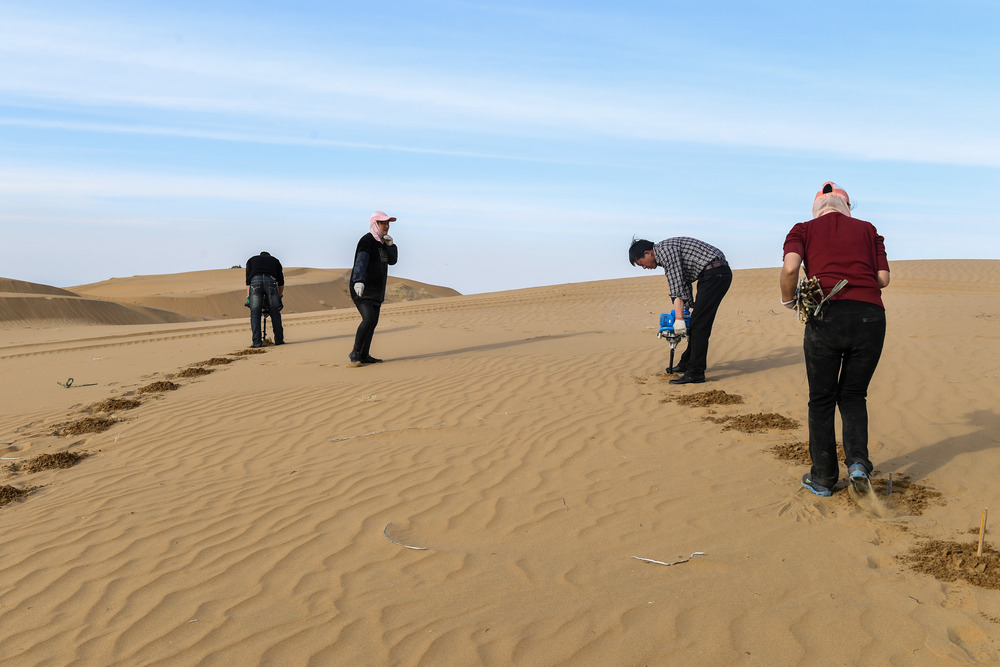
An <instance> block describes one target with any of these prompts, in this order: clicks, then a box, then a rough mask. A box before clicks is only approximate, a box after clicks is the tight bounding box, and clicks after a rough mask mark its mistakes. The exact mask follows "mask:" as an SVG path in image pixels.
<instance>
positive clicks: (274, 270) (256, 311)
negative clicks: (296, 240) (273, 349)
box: [247, 251, 285, 347]
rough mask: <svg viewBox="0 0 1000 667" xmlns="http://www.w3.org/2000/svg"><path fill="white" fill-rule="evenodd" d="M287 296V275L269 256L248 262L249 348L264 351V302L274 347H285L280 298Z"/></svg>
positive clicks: (252, 258) (274, 259)
mask: <svg viewBox="0 0 1000 667" xmlns="http://www.w3.org/2000/svg"><path fill="white" fill-rule="evenodd" d="M284 293H285V274H284V273H283V272H282V269H281V262H279V261H278V258H277V257H272V256H271V255H270V254H269V253H267V252H263V251H262V252H261V253H260V254H259V255H256V256H254V257H251V258H250V259H248V260H247V299H248V300H249V305H250V337H251V341H250V342H251V345H250V347H261V346H262V345H263V344H264V341H263V339H262V337H261V332H260V320H261V313H262V311H263V310H264V306H265V302H266V304H267V310H268V312H269V313H270V315H271V322H272V325H273V327H274V344H275V345H283V344H284V342H285V330H284V328H282V326H281V297H282V296H283V295H284Z"/></svg>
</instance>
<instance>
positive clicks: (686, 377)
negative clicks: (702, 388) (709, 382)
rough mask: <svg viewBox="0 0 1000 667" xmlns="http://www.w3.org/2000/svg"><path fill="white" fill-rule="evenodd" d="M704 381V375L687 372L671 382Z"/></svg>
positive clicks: (691, 382) (695, 382) (699, 382)
mask: <svg viewBox="0 0 1000 667" xmlns="http://www.w3.org/2000/svg"><path fill="white" fill-rule="evenodd" d="M704 381H705V376H704V375H692V374H691V373H685V374H684V375H682V376H680V377H679V378H674V379H673V380H671V381H670V384H701V383H702V382H704Z"/></svg>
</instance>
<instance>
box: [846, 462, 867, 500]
mask: <svg viewBox="0 0 1000 667" xmlns="http://www.w3.org/2000/svg"><path fill="white" fill-rule="evenodd" d="M847 479H848V480H849V481H850V484H851V488H852V489H854V491H855V492H856V493H860V494H865V493H869V492H871V490H872V483H871V480H870V479H869V478H868V471H867V470H865V467H864V466H863V465H861V464H860V463H852V464H851V465H849V466H848V467H847Z"/></svg>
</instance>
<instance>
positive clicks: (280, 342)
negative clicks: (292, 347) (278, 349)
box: [274, 340, 285, 345]
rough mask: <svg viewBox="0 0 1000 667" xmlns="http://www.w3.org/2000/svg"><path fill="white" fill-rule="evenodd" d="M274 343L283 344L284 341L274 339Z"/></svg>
mask: <svg viewBox="0 0 1000 667" xmlns="http://www.w3.org/2000/svg"><path fill="white" fill-rule="evenodd" d="M274 344H275V345H284V344H285V341H283V340H276V341H274Z"/></svg>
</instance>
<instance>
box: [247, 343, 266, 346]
mask: <svg viewBox="0 0 1000 667" xmlns="http://www.w3.org/2000/svg"><path fill="white" fill-rule="evenodd" d="M250 347H264V346H263V345H262V344H260V343H254V344H253V345H251V346H250Z"/></svg>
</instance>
